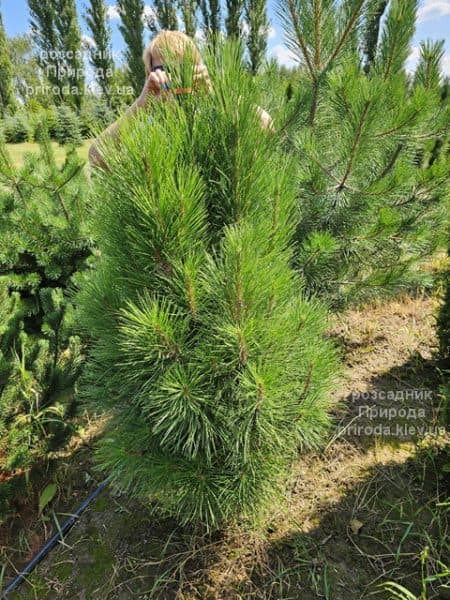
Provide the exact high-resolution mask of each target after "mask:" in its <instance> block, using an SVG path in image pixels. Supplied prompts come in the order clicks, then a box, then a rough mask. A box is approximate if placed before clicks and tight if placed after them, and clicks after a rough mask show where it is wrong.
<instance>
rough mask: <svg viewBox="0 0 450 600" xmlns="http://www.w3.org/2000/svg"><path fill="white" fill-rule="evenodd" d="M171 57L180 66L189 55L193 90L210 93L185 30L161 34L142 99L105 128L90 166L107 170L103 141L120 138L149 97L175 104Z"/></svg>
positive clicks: (268, 124) (268, 123)
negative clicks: (169, 67) (127, 121)
mask: <svg viewBox="0 0 450 600" xmlns="http://www.w3.org/2000/svg"><path fill="white" fill-rule="evenodd" d="M168 54H170V57H171V58H172V59H173V60H174V61H175V62H176V63H179V64H181V63H182V61H183V59H184V58H185V57H186V56H187V55H188V56H189V60H190V61H191V62H192V63H193V65H194V73H193V78H192V79H193V82H194V85H193V90H192V91H198V90H199V89H206V90H211V82H210V79H209V74H208V69H207V68H206V66H205V65H204V64H203V61H202V57H201V55H200V52H199V50H198V48H197V46H196V45H195V43H194V41H193V40H192V39H191V38H190V37H189V36H187V35H186V34H185V33H183V32H182V31H168V30H162V31H160V32H159V33H158V34H157V35H156V36H155V38H154V39H153V40H152V41H151V42H150V44H149V45H148V46H147V47H146V49H145V50H144V54H143V61H144V65H145V76H146V80H145V84H144V87H143V89H142V92H141V94H140V96H139V97H138V98H137V99H136V100H135V101H134V102H133V104H132V105H131V106H130V107H129V108H128V109H127V110H126V112H125V114H124V115H123V116H122V117H121V118H120V119H118V120H117V121H115V122H114V123H112V124H111V125H110V126H109V127H108V128H107V129H105V131H104V132H103V133H102V134H101V135H100V136H99V137H98V138H97V139H96V140H95V142H94V143H93V144H92V146H91V147H90V149H89V162H90V164H91V166H94V167H95V166H98V167H101V168H105V167H106V162H105V160H104V158H103V156H102V153H101V151H100V146H101V144H102V141H104V140H105V138H107V137H109V136H111V137H113V138H118V137H119V127H120V123H121V122H122V121H123V119H126V118H129V117H130V116H131V115H133V114H135V113H136V111H138V110H140V109H143V108H145V107H146V105H147V100H148V97H149V95H150V94H151V95H154V96H156V97H157V98H160V99H161V100H166V101H173V99H174V93H173V92H172V91H171V88H170V82H171V76H170V73H169V72H168V71H167V67H166V68H165V62H166V60H165V59H166V57H167V55H168ZM177 91H178V90H177ZM186 91H187V90H179V93H186ZM190 91H191V90H189V92H190ZM255 109H256V111H257V113H258V115H259V117H260V121H261V127H262V128H263V129H269V130H273V122H272V119H271V117H270V115H269V114H268V113H267V112H266V111H265V110H263V109H262V108H261V107H260V106H256V107H255Z"/></svg>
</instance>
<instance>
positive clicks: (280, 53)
mask: <svg viewBox="0 0 450 600" xmlns="http://www.w3.org/2000/svg"><path fill="white" fill-rule="evenodd" d="M106 3H107V4H108V5H109V6H110V7H111V9H110V10H109V14H110V21H111V27H112V32H113V52H114V55H115V57H117V59H118V60H120V57H121V52H122V50H123V41H122V38H121V35H120V33H119V31H118V29H117V24H118V15H117V12H116V11H115V10H114V5H115V2H114V0H107V2H106ZM85 4H86V0H77V6H78V11H79V15H81V14H83V13H84V6H85ZM150 6H151V3H150V2H149V3H148V5H147V6H146V8H147V10H151V9H150ZM276 6H277V0H269V4H268V12H269V19H270V22H271V28H270V32H269V54H270V55H272V56H276V57H277V58H278V60H279V61H280V62H281V63H283V64H292V57H291V56H290V53H289V51H288V50H287V48H286V47H285V45H284V43H283V32H282V28H281V25H280V22H279V20H278V19H277V17H276ZM0 9H1V12H2V15H3V21H4V24H5V28H6V32H7V34H8V35H9V36H13V35H17V34H19V33H24V32H26V31H27V30H28V29H29V16H28V5H27V1H26V0H0ZM80 24H81V27H82V30H83V33H84V34H85V35H87V34H88V31H87V28H86V24H85V22H84V20H83V19H80ZM427 38H428V39H433V40H435V39H445V44H446V45H445V52H446V54H445V57H444V62H443V69H444V72H445V73H446V74H448V75H450V0H421V2H420V4H419V12H418V23H417V30H416V34H415V36H414V40H413V44H412V49H411V57H410V60H409V66H410V67H411V68H412V67H413V65H414V62H415V60H416V59H417V55H418V45H419V42H420V41H421V40H424V39H427Z"/></svg>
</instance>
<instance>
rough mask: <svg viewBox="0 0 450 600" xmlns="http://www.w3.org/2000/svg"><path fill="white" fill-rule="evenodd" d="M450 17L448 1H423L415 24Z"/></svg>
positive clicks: (449, 1)
mask: <svg viewBox="0 0 450 600" xmlns="http://www.w3.org/2000/svg"><path fill="white" fill-rule="evenodd" d="M445 15H450V0H424V2H423V3H422V5H421V6H420V8H419V10H418V11H417V22H418V23H423V21H429V20H430V19H437V18H438V17H444V16H445Z"/></svg>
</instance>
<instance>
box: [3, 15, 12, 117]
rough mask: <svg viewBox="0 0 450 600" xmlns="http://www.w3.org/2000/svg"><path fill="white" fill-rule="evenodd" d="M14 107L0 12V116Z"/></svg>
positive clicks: (7, 54) (7, 46)
mask: <svg viewBox="0 0 450 600" xmlns="http://www.w3.org/2000/svg"><path fill="white" fill-rule="evenodd" d="M14 107H15V98H14V88H13V67H12V63H11V55H10V49H9V44H8V39H7V37H6V32H5V28H4V27H3V18H2V16H1V14H0V116H1V117H3V116H4V115H5V111H6V110H8V109H9V110H10V111H12V112H13V111H14Z"/></svg>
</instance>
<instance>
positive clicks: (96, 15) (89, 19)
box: [85, 0, 114, 106]
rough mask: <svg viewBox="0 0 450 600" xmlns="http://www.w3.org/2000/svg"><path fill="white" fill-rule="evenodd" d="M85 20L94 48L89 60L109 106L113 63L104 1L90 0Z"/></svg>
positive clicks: (109, 30)
mask: <svg viewBox="0 0 450 600" xmlns="http://www.w3.org/2000/svg"><path fill="white" fill-rule="evenodd" d="M85 20H86V23H87V25H88V27H89V30H90V32H91V34H92V39H93V40H94V43H95V46H94V47H93V48H91V49H90V53H89V60H90V62H91V65H92V67H93V68H94V71H95V79H96V81H97V83H98V84H99V86H100V89H101V90H102V94H103V98H104V99H105V100H106V103H107V104H108V106H111V90H110V85H111V77H112V74H113V70H114V61H113V58H112V52H111V27H110V26H109V25H108V15H107V9H106V4H105V2H104V0H90V3H89V5H88V6H87V7H86V14H85Z"/></svg>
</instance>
